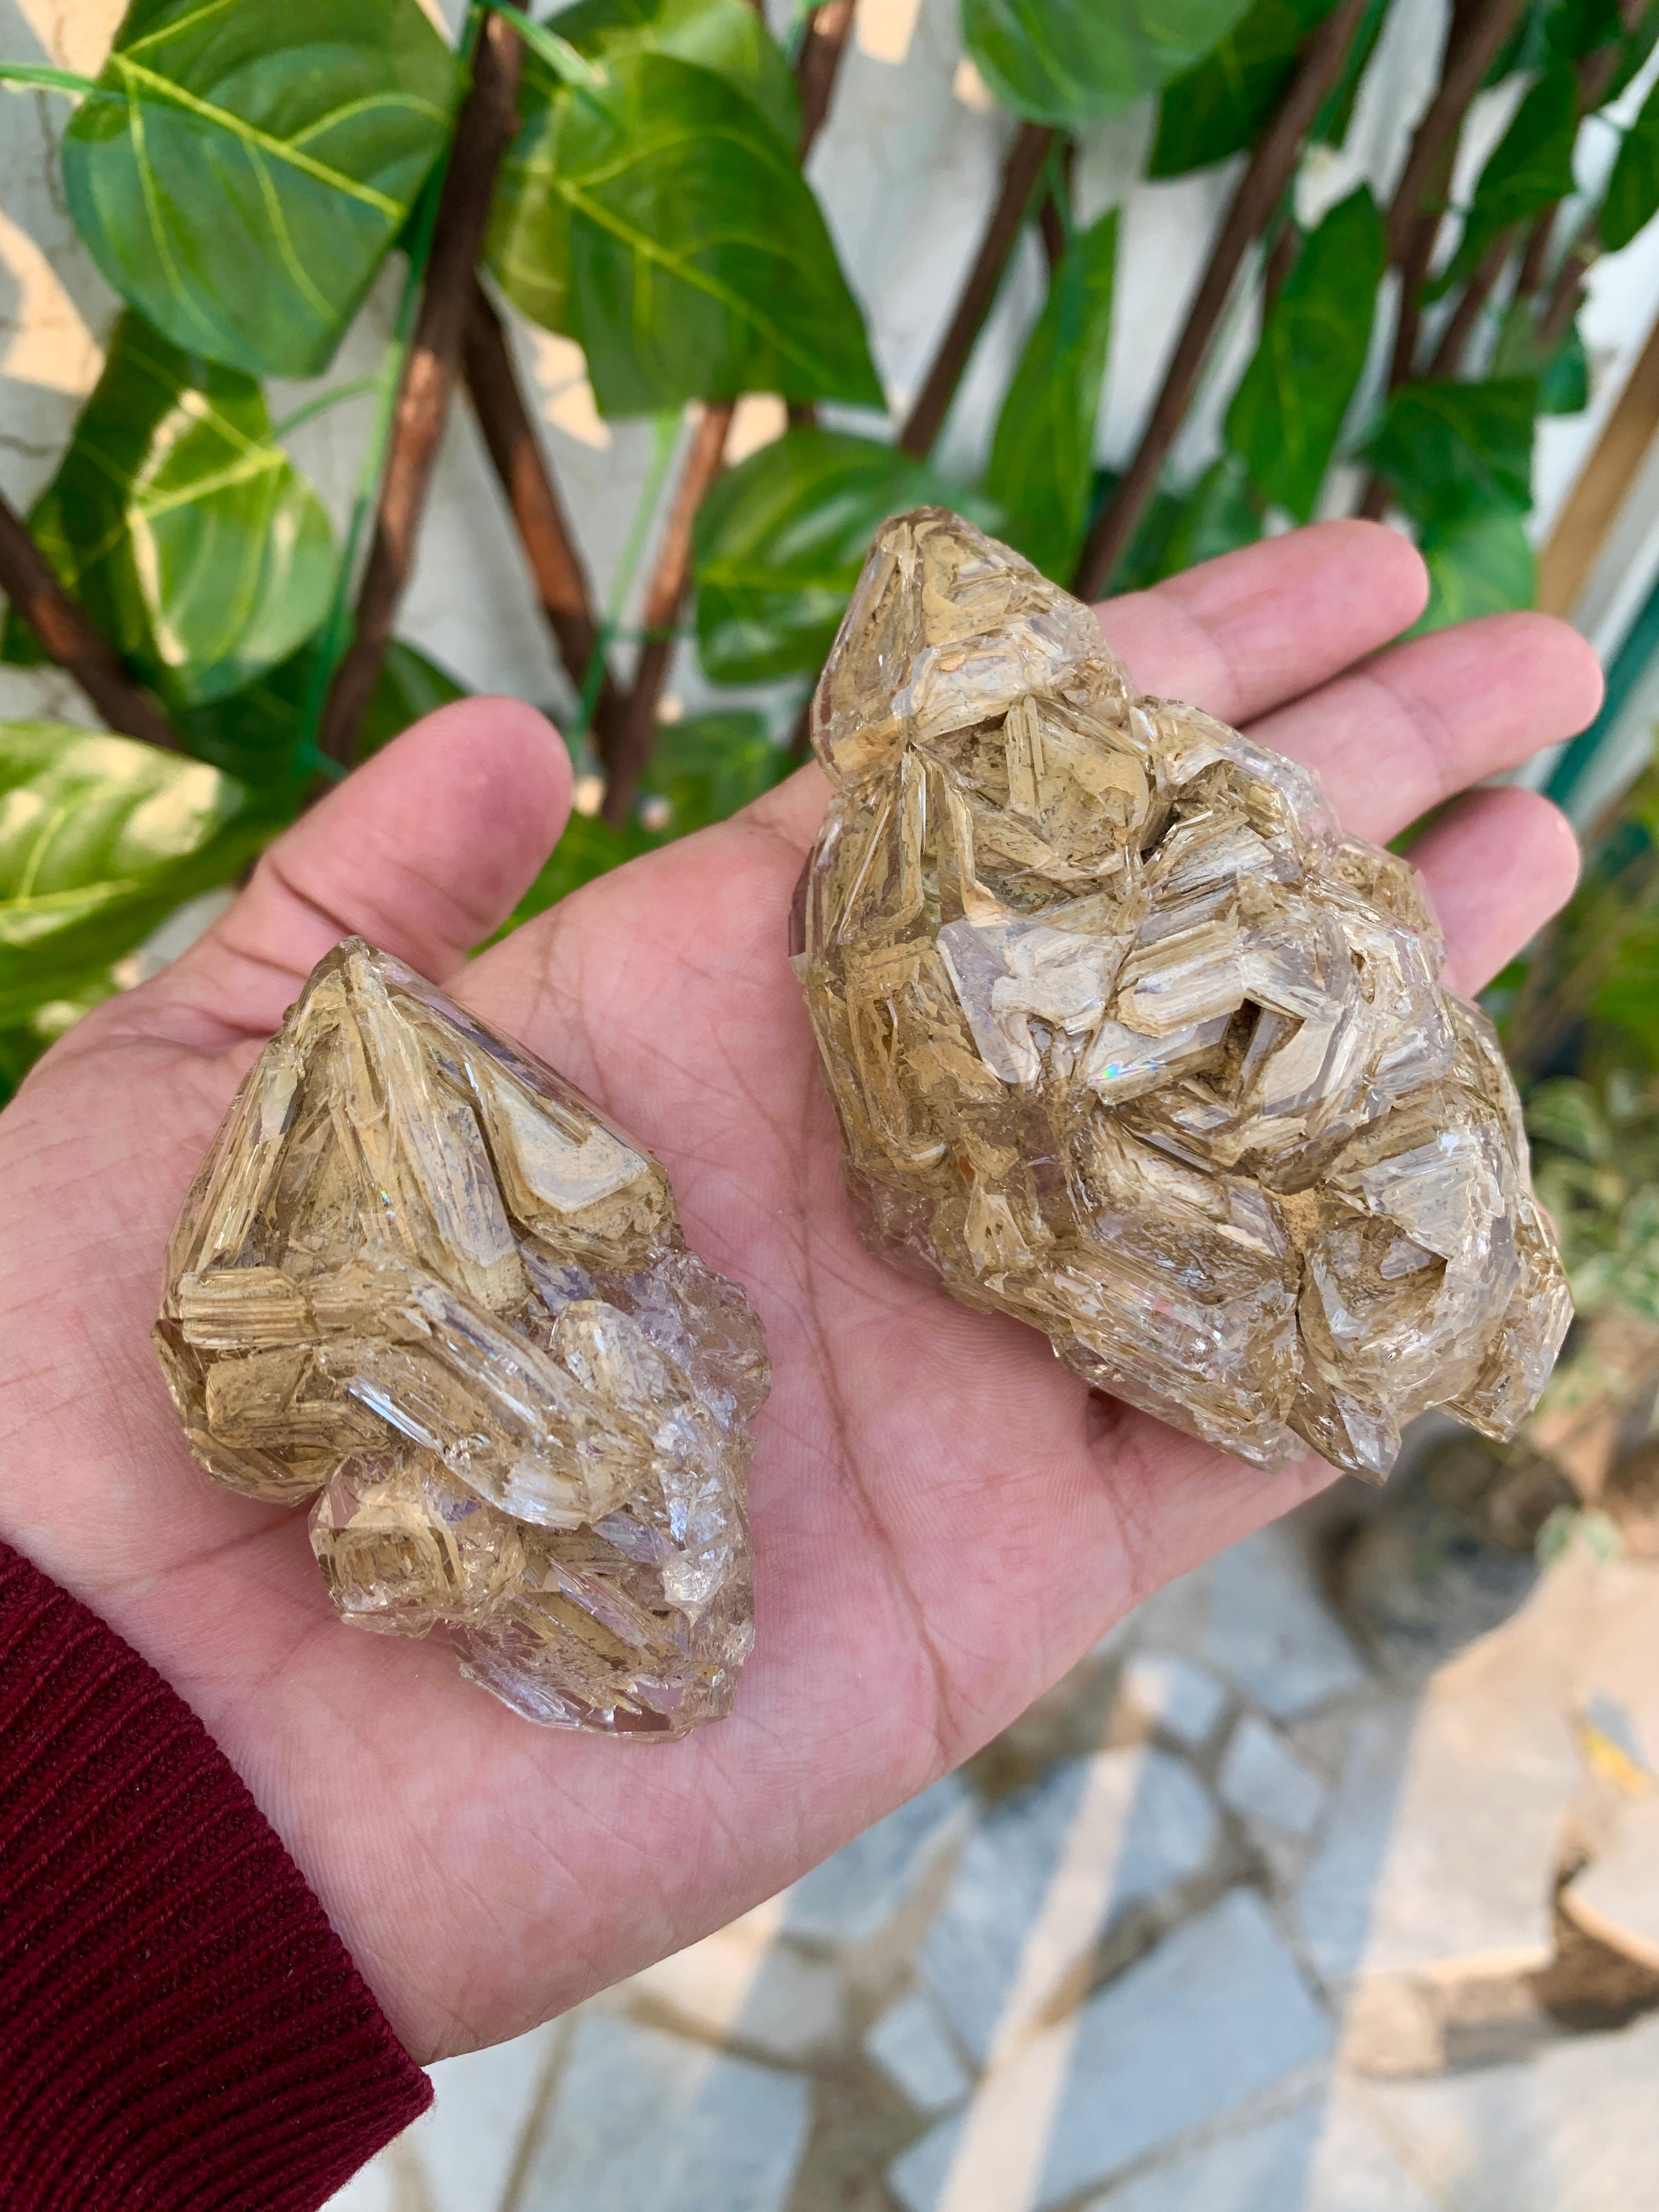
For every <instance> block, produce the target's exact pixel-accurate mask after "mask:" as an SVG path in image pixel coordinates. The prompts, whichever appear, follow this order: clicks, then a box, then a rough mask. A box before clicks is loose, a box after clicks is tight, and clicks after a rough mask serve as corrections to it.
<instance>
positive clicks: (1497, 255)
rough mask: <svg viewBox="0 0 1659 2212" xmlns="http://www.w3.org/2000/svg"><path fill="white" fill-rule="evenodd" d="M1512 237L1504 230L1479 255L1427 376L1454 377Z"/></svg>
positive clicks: (1495, 284)
mask: <svg viewBox="0 0 1659 2212" xmlns="http://www.w3.org/2000/svg"><path fill="white" fill-rule="evenodd" d="M1513 238H1514V234H1513V232H1512V231H1507V230H1506V231H1505V232H1504V234H1503V235H1502V237H1501V238H1495V239H1493V240H1492V244H1491V245H1490V246H1488V247H1487V248H1486V252H1484V253H1483V254H1482V255H1481V257H1480V261H1479V263H1478V264H1477V265H1476V267H1475V269H1474V272H1473V274H1472V275H1471V276H1470V277H1469V281H1468V283H1467V284H1465V286H1464V287H1463V296H1462V299H1461V300H1460V301H1458V303H1457V305H1456V306H1455V307H1454V308H1453V309H1452V312H1451V314H1450V316H1449V319H1448V320H1447V323H1446V327H1445V329H1444V330H1443V331H1441V333H1440V337H1439V342H1438V343H1437V345H1436V347H1435V349H1434V352H1433V355H1432V356H1431V358H1430V362H1429V374H1430V375H1431V377H1448V376H1455V375H1456V374H1457V372H1458V370H1459V369H1460V368H1462V366H1463V355H1464V352H1465V350H1466V349H1467V348H1468V343H1469V340H1470V338H1471V337H1474V329H1475V325H1476V324H1477V323H1478V322H1479V321H1480V318H1481V316H1482V315H1483V314H1484V313H1486V302H1487V301H1488V300H1490V299H1491V297H1492V293H1493V292H1494V291H1495V290H1496V289H1497V285H1498V278H1499V277H1500V276H1502V275H1503V273H1504V264H1505V263H1506V262H1507V261H1508V259H1509V258H1510V245H1511V243H1512V242H1513Z"/></svg>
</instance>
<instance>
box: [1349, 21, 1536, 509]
mask: <svg viewBox="0 0 1659 2212" xmlns="http://www.w3.org/2000/svg"><path fill="white" fill-rule="evenodd" d="M1521 7H1522V0H1470V4H1469V5H1468V6H1465V7H1462V8H1458V7H1455V8H1454V10H1453V14H1452V26H1451V30H1450V33H1449V36H1448V38H1447V41H1446V58H1445V61H1444V63H1443V65H1442V68H1441V72H1440V83H1439V86H1438V88H1437V90H1436V93H1435V95H1434V98H1433V99H1432V100H1431V101H1430V102H1429V105H1428V108H1427V110H1426V112H1425V114H1424V116H1423V119H1422V121H1421V122H1420V123H1419V125H1418V126H1417V129H1416V131H1414V132H1413V137H1412V143H1411V150H1410V152H1409V153H1408V154H1407V156H1406V166H1405V167H1404V168H1403V169H1402V170H1401V174H1400V182H1399V183H1398V185H1395V194H1394V198H1393V200H1392V201H1391V202H1390V204H1389V223H1388V244H1389V262H1390V264H1392V265H1393V267H1394V268H1395V269H1396V270H1398V271H1399V275H1400V306H1399V309H1398V311H1397V312H1398V319H1397V320H1396V322H1395V333H1394V355H1393V358H1392V360H1391V361H1390V362H1389V391H1390V392H1395V391H1398V389H1399V388H1400V386H1401V385H1402V384H1405V383H1407V382H1409V380H1410V379H1411V376H1412V374H1413V369H1414V368H1415V366H1416V361H1417V341H1418V335H1419V331H1421V329H1422V319H1423V308H1422V291H1423V286H1424V284H1425V282H1426V281H1427V278H1428V274H1429V267H1430V264H1431V262H1432V261H1433V259H1434V242H1435V240H1436V239H1437V237H1438V236H1439V234H1440V224H1441V221H1442V219H1443V216H1444V214H1445V199H1446V195H1447V193H1448V191H1449V189H1450V185H1451V174H1452V167H1453V164H1454V163H1455V160H1456V156H1457V138H1458V133H1459V132H1460V131H1462V127H1463V118H1464V117H1465V116H1466V115H1467V114H1468V111H1469V105H1470V103H1471V101H1472V100H1474V95H1475V94H1476V93H1477V92H1479V91H1480V86H1481V82H1482V80H1483V79H1484V78H1485V76H1486V71H1487V70H1489V69H1490V68H1491V66H1492V63H1493V61H1494V60H1495V59H1496V58H1497V55H1498V49H1499V47H1500V46H1502V45H1503V43H1504V40H1505V39H1506V38H1508V36H1509V34H1510V31H1511V29H1512V28H1513V27H1514V25H1515V21H1516V17H1517V16H1518V15H1519V14H1520V12H1521ZM1388 505H1389V488H1388V486H1387V484H1386V483H1383V479H1382V477H1379V476H1378V475H1377V474H1376V471H1372V473H1371V475H1370V477H1368V478H1367V479H1366V482H1365V489H1364V492H1363V494H1362V495H1361V497H1360V501H1359V505H1358V508H1357V509H1356V510H1355V511H1356V513H1358V514H1359V515H1361V516H1362V517H1363V518H1364V520H1367V521H1370V522H1376V521H1379V520H1381V519H1382V517H1383V514H1385V513H1387V511H1388Z"/></svg>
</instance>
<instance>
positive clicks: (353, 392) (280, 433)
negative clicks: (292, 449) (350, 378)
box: [270, 376, 380, 438]
mask: <svg viewBox="0 0 1659 2212" xmlns="http://www.w3.org/2000/svg"><path fill="white" fill-rule="evenodd" d="M379 390H380V378H379V377H378V376H360V377H358V378H356V380H355V381H354V382H352V383H350V384H337V385H336V386H334V388H333V390H332V391H331V392H319V393H318V394H317V396H316V397H315V398H313V399H307V400H306V401H304V402H303V403H302V404H301V405H300V406H298V407H296V408H295V410H294V412H293V413H292V414H291V415H284V416H283V419H282V421H281V422H273V423H272V424H271V426H270V435H271V436H272V437H273V438H286V437H287V436H288V435H289V433H290V431H294V430H297V429H298V428H299V427H300V425H301V422H311V421H313V419H314V418H315V417H316V416H319V415H325V414H327V412H328V410H329V409H330V408H331V407H337V406H338V405H339V404H340V403H341V402H342V400H345V399H361V398H362V397H363V394H364V393H365V392H378V391H379Z"/></svg>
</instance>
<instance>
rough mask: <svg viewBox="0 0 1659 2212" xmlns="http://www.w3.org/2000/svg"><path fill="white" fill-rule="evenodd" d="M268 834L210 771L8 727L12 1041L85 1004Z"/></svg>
mask: <svg viewBox="0 0 1659 2212" xmlns="http://www.w3.org/2000/svg"><path fill="white" fill-rule="evenodd" d="M267 828H268V825H265V824H264V823H261V822H260V821H259V819H258V815H257V812H256V811H254V810H253V809H252V808H251V807H250V805H249V804H248V798H247V794H246V792H245V791H244V790H243V789H242V787H241V786H240V784H238V783H236V782H234V781H233V780H232V779H231V778H230V777H228V776H226V775H221V774H220V772H219V771H218V770H217V769H213V768H209V767H208V766H207V765H206V764H205V763H203V762H199V761H191V760H185V759H182V758H180V757H179V755H177V754H176V753H164V752H162V751H161V750H158V749H157V748H156V747H155V746H154V745H143V744H135V743H134V741H133V740H132V739H131V738H112V737H106V736H104V735H102V734H101V733H100V732H94V731H90V730H82V729H77V728H76V727H74V726H72V725H70V724H69V723H66V722H44V721H43V722H8V723H5V724H0V1029H15V1028H17V1027H19V1026H23V1025H27V1023H28V1022H29V1020H30V1019H31V1018H32V1017H33V1016H34V1014H35V1012H36V1011H37V1009H39V1008H40V1006H42V1005H43V1003H45V1002H46V1001H47V1000H62V999H67V998H73V997H74V995H75V994H76V993H77V992H79V991H82V989H84V988H85V987H86V985H87V982H88V976H89V975H91V974H92V973H93V972H94V971H95V970H99V969H106V968H107V967H109V966H110V964H111V963H112V962H114V961H116V960H118V959H119V958H120V957H121V956H122V955H123V954H124V953H125V952H129V951H131V949H132V947H133V946H134V945H137V943H138V942H139V941H140V939H142V938H143V937H144V936H146V935H147V934H148V933H149V931H150V930H151V929H153V928H154V927H155V924H156V923H157V922H158V921H161V918H162V916H163V915H166V914H167V913H168V912H169V911H170V910H171V909H172V908H173V907H175V906H178V905H179V903H180V902H182V901H183V900H185V899H187V898H191V897H193V896H195V894H196V893H197V892H198V891H202V890H209V889H210V887H211V886H212V885H214V884H219V883H222V882H223V881H224V880H225V878H227V877H228V876H229V875H232V874H234V872H235V871H236V869H237V868H238V867H239V866H240V864H241V862H242V861H243V860H245V859H246V857H247V855H248V854H249V853H250V852H252V850H253V849H254V848H256V847H257V845H258V843H259V842H261V839H262V836H263V834H264V832H265V830H266V829H267Z"/></svg>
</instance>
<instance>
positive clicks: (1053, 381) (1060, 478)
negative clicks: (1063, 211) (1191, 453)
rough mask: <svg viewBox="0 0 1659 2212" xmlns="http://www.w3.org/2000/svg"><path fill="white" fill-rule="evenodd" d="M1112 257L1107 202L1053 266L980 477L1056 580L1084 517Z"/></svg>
mask: <svg viewBox="0 0 1659 2212" xmlns="http://www.w3.org/2000/svg"><path fill="white" fill-rule="evenodd" d="M1116 258H1117V210H1116V209H1115V208H1113V209H1111V210H1109V212H1108V213H1107V214H1105V215H1103V216H1102V217H1101V218H1100V220H1099V222H1097V223H1094V224H1093V225H1091V228H1089V229H1087V230H1085V231H1083V232H1080V233H1079V235H1078V236H1077V237H1076V238H1074V239H1073V241H1072V243H1071V246H1069V247H1068V248H1067V250H1066V254H1065V256H1064V258H1062V260H1061V261H1060V265H1059V267H1058V268H1057V269H1056V270H1055V271H1054V276H1053V278H1052V279H1051V281H1050V283H1049V286H1048V301H1047V303H1046V304H1045V306H1044V307H1043V310H1042V313H1041V314H1040V315H1039V316H1038V318H1037V320H1036V327H1035V328H1034V329H1033V331H1032V332H1031V335H1030V337H1029V338H1028V339H1027V340H1026V342H1025V349H1024V352H1023V353H1022V354H1021V356H1020V358H1019V366H1018V368H1016V369H1015V371H1014V374H1013V380H1012V383H1011V384H1010V385H1009V386H1008V396H1007V398H1006V399H1005V400H1004V401H1003V403H1002V412H1001V414H1000V416H999V417H998V420H997V428H996V436H995V439H994V441H993V444H992V447H991V464H990V467H989V470H988V471H987V475H986V479H985V482H986V489H987V490H988V491H989V492H990V494H991V495H992V497H993V498H994V499H995V500H996V501H999V502H1000V505H1001V506H1002V507H1004V508H1005V509H1006V513H1007V517H1008V520H1007V522H1006V526H1005V535H1006V538H1008V540H1009V542H1010V544H1013V545H1017V546H1018V548H1019V550H1020V551H1021V552H1022V553H1024V555H1025V556H1027V558H1028V559H1030V560H1031V561H1034V562H1036V565H1037V567H1038V568H1041V569H1042V572H1043V574H1044V575H1046V576H1052V577H1053V578H1054V580H1055V581H1056V582H1057V583H1065V582H1067V581H1069V580H1070V577H1071V574H1072V569H1073V566H1074V564H1075V562H1076V560H1077V555H1078V549H1079V546H1080V545H1081V544H1082V543H1083V532H1084V526H1085V522H1086V521H1087V520H1088V508H1089V492H1090V487H1091V484H1092V483H1093V481H1094V443H1095V418H1096V416H1097V415H1098V414H1099V412H1100V396H1101V387H1102V386H1103V383H1104V380H1105V375H1106V348H1107V343H1108V341H1109V337H1110V336H1111V327H1112V278H1113V270H1114V268H1115V264H1116Z"/></svg>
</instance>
